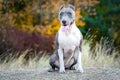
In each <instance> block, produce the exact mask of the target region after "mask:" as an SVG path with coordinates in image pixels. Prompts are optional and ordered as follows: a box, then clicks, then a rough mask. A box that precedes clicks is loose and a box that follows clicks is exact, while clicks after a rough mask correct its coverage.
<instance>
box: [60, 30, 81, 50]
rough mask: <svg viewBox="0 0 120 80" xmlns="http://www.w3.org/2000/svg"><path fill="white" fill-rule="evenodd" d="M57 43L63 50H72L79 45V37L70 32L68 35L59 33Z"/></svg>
mask: <svg viewBox="0 0 120 80" xmlns="http://www.w3.org/2000/svg"><path fill="white" fill-rule="evenodd" d="M58 42H59V46H60V47H61V48H63V49H66V50H69V49H74V48H75V46H78V45H79V42H80V36H79V35H78V34H77V33H75V32H71V33H68V34H65V33H60V34H59V37H58Z"/></svg>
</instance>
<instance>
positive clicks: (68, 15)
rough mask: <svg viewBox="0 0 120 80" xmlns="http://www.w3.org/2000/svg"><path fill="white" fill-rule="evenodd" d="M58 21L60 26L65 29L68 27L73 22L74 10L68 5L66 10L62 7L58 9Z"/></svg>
mask: <svg viewBox="0 0 120 80" xmlns="http://www.w3.org/2000/svg"><path fill="white" fill-rule="evenodd" d="M59 20H60V23H61V25H62V26H63V27H64V28H65V27H66V28H67V27H69V26H70V25H72V24H73V22H74V21H75V8H74V6H72V5H69V6H68V7H67V8H66V7H65V6H64V5H63V6H61V7H60V9H59Z"/></svg>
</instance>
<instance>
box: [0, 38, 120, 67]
mask: <svg viewBox="0 0 120 80" xmlns="http://www.w3.org/2000/svg"><path fill="white" fill-rule="evenodd" d="M91 39H92V38H91ZM111 44H112V41H110V40H108V39H101V42H100V44H97V45H96V46H94V47H93V48H91V40H90V39H89V40H88V39H86V40H84V41H83V45H82V65H83V66H84V67H114V68H120V59H119V57H118V58H116V55H117V54H118V52H117V51H115V49H114V48H113V46H112V45H111ZM28 52H29V50H26V51H24V52H23V54H22V55H20V56H19V57H18V58H14V57H12V56H11V57H9V58H10V59H9V61H6V60H4V62H3V63H0V69H15V68H23V69H26V68H27V69H28V68H30V69H31V68H44V67H48V66H49V56H45V55H43V56H42V57H41V58H39V57H38V56H36V57H35V58H30V59H29V60H28V61H26V60H25V56H26V54H27V53H28ZM7 60H8V59H7Z"/></svg>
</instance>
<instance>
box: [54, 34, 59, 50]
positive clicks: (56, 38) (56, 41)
mask: <svg viewBox="0 0 120 80" xmlns="http://www.w3.org/2000/svg"><path fill="white" fill-rule="evenodd" d="M58 37H59V34H58V33H57V34H56V37H55V45H56V46H55V47H56V49H58V46H59V43H58Z"/></svg>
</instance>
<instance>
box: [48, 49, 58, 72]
mask: <svg viewBox="0 0 120 80" xmlns="http://www.w3.org/2000/svg"><path fill="white" fill-rule="evenodd" d="M57 54H58V53H57V50H56V51H55V52H54V53H53V55H52V56H51V57H50V61H49V64H50V66H51V68H50V69H49V70H48V72H53V71H55V68H59V67H58V63H57V62H58V55H57Z"/></svg>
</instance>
